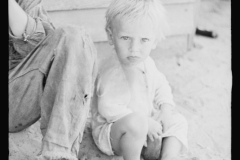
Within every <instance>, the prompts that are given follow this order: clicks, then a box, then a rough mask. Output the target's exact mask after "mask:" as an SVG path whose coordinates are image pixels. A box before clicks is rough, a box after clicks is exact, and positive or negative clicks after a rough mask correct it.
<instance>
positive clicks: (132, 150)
mask: <svg viewBox="0 0 240 160" xmlns="http://www.w3.org/2000/svg"><path fill="white" fill-rule="evenodd" d="M147 132H148V121H147V117H144V116H141V115H139V114H137V113H132V114H129V115H127V116H125V117H123V118H121V119H120V120H118V121H116V122H115V123H113V125H112V127H111V143H112V148H113V151H114V152H115V154H117V155H121V156H123V158H124V160H140V154H141V150H142V147H143V145H144V143H145V141H146V138H147Z"/></svg>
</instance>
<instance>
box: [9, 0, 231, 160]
mask: <svg viewBox="0 0 240 160" xmlns="http://www.w3.org/2000/svg"><path fill="white" fill-rule="evenodd" d="M230 21H231V1H223V0H222V1H220V0H204V1H202V2H201V5H200V7H199V12H198V15H197V19H196V23H197V26H201V27H203V28H206V29H210V30H213V31H215V32H217V34H218V37H217V38H216V39H213V38H207V37H202V36H195V37H194V46H193V48H192V49H191V50H190V51H188V52H186V53H179V54H175V52H176V51H175V50H174V48H172V49H170V50H169V51H168V52H166V53H163V54H158V53H157V52H154V53H153V54H151V56H152V57H153V58H154V60H155V62H156V65H157V67H158V69H159V70H160V71H162V72H163V73H164V74H165V75H166V77H167V79H168V81H169V82H170V85H171V87H172V90H173V94H174V100H175V102H176V104H177V106H178V107H177V108H178V110H179V112H180V113H182V114H183V115H184V116H185V117H186V118H187V120H188V122H189V147H190V148H189V152H188V155H189V156H196V157H199V158H200V159H201V160H230V159H231V91H232V71H231V22H230ZM41 138H42V136H41V133H40V129H39V122H37V123H35V124H34V125H32V126H31V127H29V128H27V129H26V130H24V131H22V132H19V133H14V134H11V133H9V160H32V159H33V157H34V156H35V155H37V153H38V152H39V151H40V147H41ZM85 140H87V138H86V139H85ZM86 144H87V143H85V145H86ZM91 145H92V144H91ZM94 159H96V158H94ZM100 159H101V158H100V157H99V158H98V160H100Z"/></svg>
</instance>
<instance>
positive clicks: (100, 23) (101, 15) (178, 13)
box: [48, 3, 195, 42]
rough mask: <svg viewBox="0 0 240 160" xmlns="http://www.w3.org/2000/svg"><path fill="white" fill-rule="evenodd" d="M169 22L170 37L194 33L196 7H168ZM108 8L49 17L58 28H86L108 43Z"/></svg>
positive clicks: (62, 12) (67, 12)
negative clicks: (106, 21) (106, 22)
mask: <svg viewBox="0 0 240 160" xmlns="http://www.w3.org/2000/svg"><path fill="white" fill-rule="evenodd" d="M165 8H166V9H167V11H168V21H169V26H170V33H169V36H172V35H183V34H191V33H193V30H194V29H195V27H194V14H193V12H194V6H193V4H191V3H186V4H177V5H166V6H165ZM105 12H106V8H102V9H87V10H71V11H49V12H48V13H49V16H50V18H51V20H52V21H53V23H54V24H55V25H56V26H57V27H58V26H61V25H65V24H74V25H78V26H84V27H85V29H86V30H87V31H88V32H89V34H90V35H91V36H92V38H93V40H94V41H95V42H99V41H106V40H107V37H106V33H105V30H104V27H105Z"/></svg>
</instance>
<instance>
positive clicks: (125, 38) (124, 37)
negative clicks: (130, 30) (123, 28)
mask: <svg viewBox="0 0 240 160" xmlns="http://www.w3.org/2000/svg"><path fill="white" fill-rule="evenodd" d="M121 39H123V40H128V39H129V37H127V36H122V37H121Z"/></svg>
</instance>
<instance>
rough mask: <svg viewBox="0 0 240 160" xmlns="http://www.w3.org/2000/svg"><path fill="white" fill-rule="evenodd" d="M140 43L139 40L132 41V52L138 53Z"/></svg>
mask: <svg viewBox="0 0 240 160" xmlns="http://www.w3.org/2000/svg"><path fill="white" fill-rule="evenodd" d="M139 48H140V45H139V43H138V42H137V41H132V43H131V45H130V48H129V49H130V52H132V53H137V52H138V51H139Z"/></svg>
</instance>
